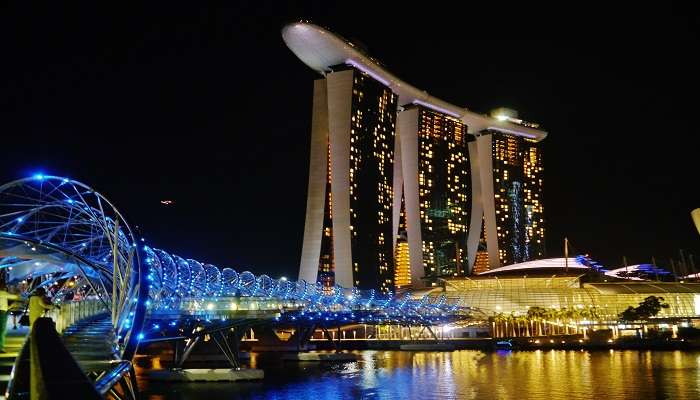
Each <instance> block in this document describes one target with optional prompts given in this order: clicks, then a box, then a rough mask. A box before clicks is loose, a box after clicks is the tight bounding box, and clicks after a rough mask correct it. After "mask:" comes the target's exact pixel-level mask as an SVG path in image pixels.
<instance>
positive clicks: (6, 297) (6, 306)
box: [0, 287, 19, 353]
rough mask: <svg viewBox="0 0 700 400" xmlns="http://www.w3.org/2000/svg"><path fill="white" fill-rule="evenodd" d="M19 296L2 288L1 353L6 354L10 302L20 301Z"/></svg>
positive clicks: (0, 309) (0, 303)
mask: <svg viewBox="0 0 700 400" xmlns="http://www.w3.org/2000/svg"><path fill="white" fill-rule="evenodd" d="M18 299H19V296H17V295H16V294H11V293H8V292H7V288H6V287H1V288H0V353H5V334H6V333H7V317H8V312H7V311H8V310H9V309H10V306H9V304H8V302H7V301H8V300H18Z"/></svg>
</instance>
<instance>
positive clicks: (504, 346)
mask: <svg viewBox="0 0 700 400" xmlns="http://www.w3.org/2000/svg"><path fill="white" fill-rule="evenodd" d="M493 347H494V349H496V350H513V349H514V348H515V346H514V345H513V341H512V340H511V339H506V340H497V341H496V342H495V343H494V344H493Z"/></svg>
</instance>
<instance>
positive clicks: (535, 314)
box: [527, 307, 547, 335]
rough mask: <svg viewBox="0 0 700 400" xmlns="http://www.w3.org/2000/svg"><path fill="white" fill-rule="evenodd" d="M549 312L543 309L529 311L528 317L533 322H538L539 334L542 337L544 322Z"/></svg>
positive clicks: (537, 308)
mask: <svg viewBox="0 0 700 400" xmlns="http://www.w3.org/2000/svg"><path fill="white" fill-rule="evenodd" d="M546 312H547V310H545V309H544V308H542V307H530V308H528V310H527V317H528V319H530V320H531V321H535V322H537V328H538V331H539V332H538V334H539V335H542V334H543V333H542V320H543V319H544V316H545V314H546Z"/></svg>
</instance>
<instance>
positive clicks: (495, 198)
mask: <svg viewBox="0 0 700 400" xmlns="http://www.w3.org/2000/svg"><path fill="white" fill-rule="evenodd" d="M470 151H471V152H472V155H473V156H474V157H475V158H478V163H479V164H480V168H479V175H480V176H479V179H478V180H479V181H480V182H479V183H480V186H481V187H480V192H481V193H480V194H481V195H480V196H479V197H480V198H479V199H478V200H477V201H478V202H479V203H480V204H479V208H480V211H481V210H483V216H484V230H483V231H482V232H481V234H480V237H479V238H478V239H479V241H480V242H481V243H482V246H481V247H482V248H483V247H484V246H483V244H484V243H485V249H484V250H485V251H486V252H487V253H488V266H489V268H497V267H499V266H502V265H509V264H514V263H520V262H524V261H529V260H534V259H538V258H542V257H544V255H545V230H544V206H543V204H542V189H543V179H542V174H543V171H544V167H543V165H542V149H541V148H540V146H539V143H538V142H537V141H534V140H532V139H529V138H526V137H522V136H517V135H512V134H509V133H504V132H500V131H491V130H485V131H483V132H481V133H480V134H479V136H478V137H477V139H476V141H475V142H474V144H473V145H471V148H470ZM472 234H474V235H476V232H472ZM491 238H495V240H493V239H491ZM473 239H474V240H476V238H473ZM475 257H476V255H475ZM481 257H482V259H483V255H482V256H481ZM482 262H483V261H482ZM474 263H476V260H474ZM479 269H480V270H483V266H482V267H480V268H479Z"/></svg>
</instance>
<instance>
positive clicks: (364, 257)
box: [282, 22, 546, 292]
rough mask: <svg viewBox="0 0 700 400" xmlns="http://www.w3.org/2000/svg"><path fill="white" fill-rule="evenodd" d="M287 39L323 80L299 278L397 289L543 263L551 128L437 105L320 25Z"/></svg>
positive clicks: (300, 26) (288, 31)
mask: <svg viewBox="0 0 700 400" xmlns="http://www.w3.org/2000/svg"><path fill="white" fill-rule="evenodd" d="M282 36H283V39H284V41H285V43H286V44H287V46H288V47H289V48H290V49H291V50H292V52H294V54H295V55H296V56H297V57H299V59H301V60H302V61H303V62H304V63H305V64H306V65H308V66H309V67H311V68H312V69H314V70H315V71H317V72H319V73H320V74H321V78H320V79H317V80H316V81H315V82H314V91H313V106H312V124H311V125H312V126H311V152H310V153H311V157H310V170H309V186H308V199H307V208H306V223H305V226H304V241H303V247H302V256H301V264H300V268H299V279H304V280H306V281H308V282H320V283H322V284H323V285H324V286H333V285H340V286H343V287H351V286H356V287H358V288H361V289H379V290H381V291H384V292H388V291H393V290H396V289H402V288H406V287H412V288H422V287H425V286H430V285H435V284H436V283H438V282H439V280H440V278H441V277H448V276H452V277H453V276H463V275H468V274H471V273H472V272H473V269H474V266H475V264H476V265H477V267H478V268H481V269H487V268H494V267H498V266H501V265H506V264H510V263H514V262H520V261H525V260H529V259H535V258H538V257H541V256H543V255H544V225H543V208H542V154H541V149H540V148H539V146H538V143H539V142H540V141H541V140H542V139H544V138H545V137H546V132H544V131H541V130H539V129H538V127H537V126H536V125H535V124H531V123H527V122H524V121H522V120H519V119H518V118H517V115H516V114H515V113H514V112H513V111H512V110H507V109H504V110H500V111H499V112H498V113H497V114H496V115H494V116H486V115H482V114H478V113H475V112H472V111H469V110H467V109H465V108H462V107H458V106H455V105H452V104H450V103H447V102H445V101H443V100H440V99H438V98H435V97H432V96H430V95H428V94H427V93H426V92H425V91H422V90H419V89H417V88H415V87H413V86H411V85H410V84H408V83H406V82H403V81H401V80H400V79H398V78H397V77H395V76H394V75H393V74H391V73H390V72H389V71H387V70H386V69H384V67H383V66H382V65H381V64H380V63H379V62H378V61H377V60H375V59H373V58H371V57H369V56H367V55H366V54H364V52H362V51H360V50H359V49H358V48H357V47H356V46H355V45H354V44H353V43H351V42H349V41H347V40H345V39H344V38H342V37H340V36H338V35H336V34H334V33H332V32H330V31H328V30H326V29H324V28H321V27H319V26H317V25H313V24H311V23H307V22H299V23H293V24H289V25H287V26H285V27H284V28H283V30H282Z"/></svg>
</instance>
